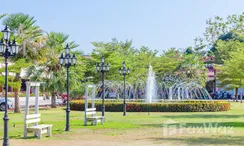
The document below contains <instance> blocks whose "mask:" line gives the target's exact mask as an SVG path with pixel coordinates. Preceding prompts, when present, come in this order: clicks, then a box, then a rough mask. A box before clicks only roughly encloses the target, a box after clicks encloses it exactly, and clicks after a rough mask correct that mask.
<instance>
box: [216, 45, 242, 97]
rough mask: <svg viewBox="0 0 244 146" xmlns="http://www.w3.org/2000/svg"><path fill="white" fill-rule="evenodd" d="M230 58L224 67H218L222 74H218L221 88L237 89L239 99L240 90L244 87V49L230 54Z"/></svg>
mask: <svg viewBox="0 0 244 146" xmlns="http://www.w3.org/2000/svg"><path fill="white" fill-rule="evenodd" d="M229 55H230V58H228V59H226V60H224V65H221V66H218V69H220V72H219V73H218V74H217V77H218V79H219V80H220V81H221V83H220V87H224V88H226V89H235V91H236V92H235V93H236V94H235V98H236V100H237V98H238V89H239V88H241V87H242V85H243V83H244V81H243V79H244V66H243V62H244V49H243V48H240V49H238V50H236V51H235V52H230V54H229Z"/></svg>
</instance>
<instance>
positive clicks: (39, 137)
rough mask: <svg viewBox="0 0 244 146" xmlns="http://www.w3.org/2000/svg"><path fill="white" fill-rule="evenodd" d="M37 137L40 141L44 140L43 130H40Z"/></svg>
mask: <svg viewBox="0 0 244 146" xmlns="http://www.w3.org/2000/svg"><path fill="white" fill-rule="evenodd" d="M37 134H38V135H37V137H38V139H41V138H42V130H41V129H40V130H38V131H37Z"/></svg>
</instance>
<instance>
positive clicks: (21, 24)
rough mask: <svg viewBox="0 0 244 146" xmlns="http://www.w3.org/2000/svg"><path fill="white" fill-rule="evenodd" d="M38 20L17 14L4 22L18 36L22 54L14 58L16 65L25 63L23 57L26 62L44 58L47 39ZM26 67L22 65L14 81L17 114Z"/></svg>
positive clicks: (16, 72)
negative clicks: (22, 75)
mask: <svg viewBox="0 0 244 146" xmlns="http://www.w3.org/2000/svg"><path fill="white" fill-rule="evenodd" d="M35 23H36V20H35V19H34V17H31V16H29V15H27V14H23V13H17V14H10V15H8V16H7V17H6V18H5V19H4V20H3V24H7V25H8V26H9V27H10V29H11V30H12V31H13V34H15V35H16V36H17V41H18V42H19V44H21V46H20V52H19V54H18V56H17V57H15V58H12V60H14V62H15V64H20V63H21V62H23V57H24V59H25V62H32V63H33V61H34V62H35V61H39V60H40V58H42V57H41V56H43V51H42V50H43V48H44V47H45V38H44V37H43V35H42V30H41V29H40V27H39V26H37V25H35ZM24 67H26V63H24V64H20V66H19V67H18V68H16V69H15V70H14V71H15V78H14V81H15V82H16V84H17V85H16V86H14V96H15V109H14V112H15V113H19V112H20V106H19V91H20V85H19V84H21V82H20V72H21V69H23V68H24Z"/></svg>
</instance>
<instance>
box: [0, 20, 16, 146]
mask: <svg viewBox="0 0 244 146" xmlns="http://www.w3.org/2000/svg"><path fill="white" fill-rule="evenodd" d="M2 32H3V38H2V40H1V41H0V55H1V56H3V57H4V58H5V114H4V117H3V120H4V138H3V146H9V136H8V121H9V117H8V58H9V57H10V56H16V55H17V53H18V52H19V45H18V44H17V43H16V41H15V39H14V40H13V41H12V42H11V41H10V34H11V31H10V29H9V28H8V26H7V25H6V26H5V28H4V30H2Z"/></svg>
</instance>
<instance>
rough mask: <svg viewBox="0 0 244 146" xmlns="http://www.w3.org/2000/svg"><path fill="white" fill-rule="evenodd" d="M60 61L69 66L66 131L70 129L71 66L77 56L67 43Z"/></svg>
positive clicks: (74, 63)
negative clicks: (71, 52)
mask: <svg viewBox="0 0 244 146" xmlns="http://www.w3.org/2000/svg"><path fill="white" fill-rule="evenodd" d="M59 63H60V64H61V65H62V66H65V67H66V68H67V108H66V128H65V131H69V130H70V105H69V68H70V66H72V65H73V66H75V65H76V56H75V54H74V55H73V57H72V56H71V54H70V47H69V45H68V44H67V45H66V47H65V54H63V53H62V54H61V56H60V58H59Z"/></svg>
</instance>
